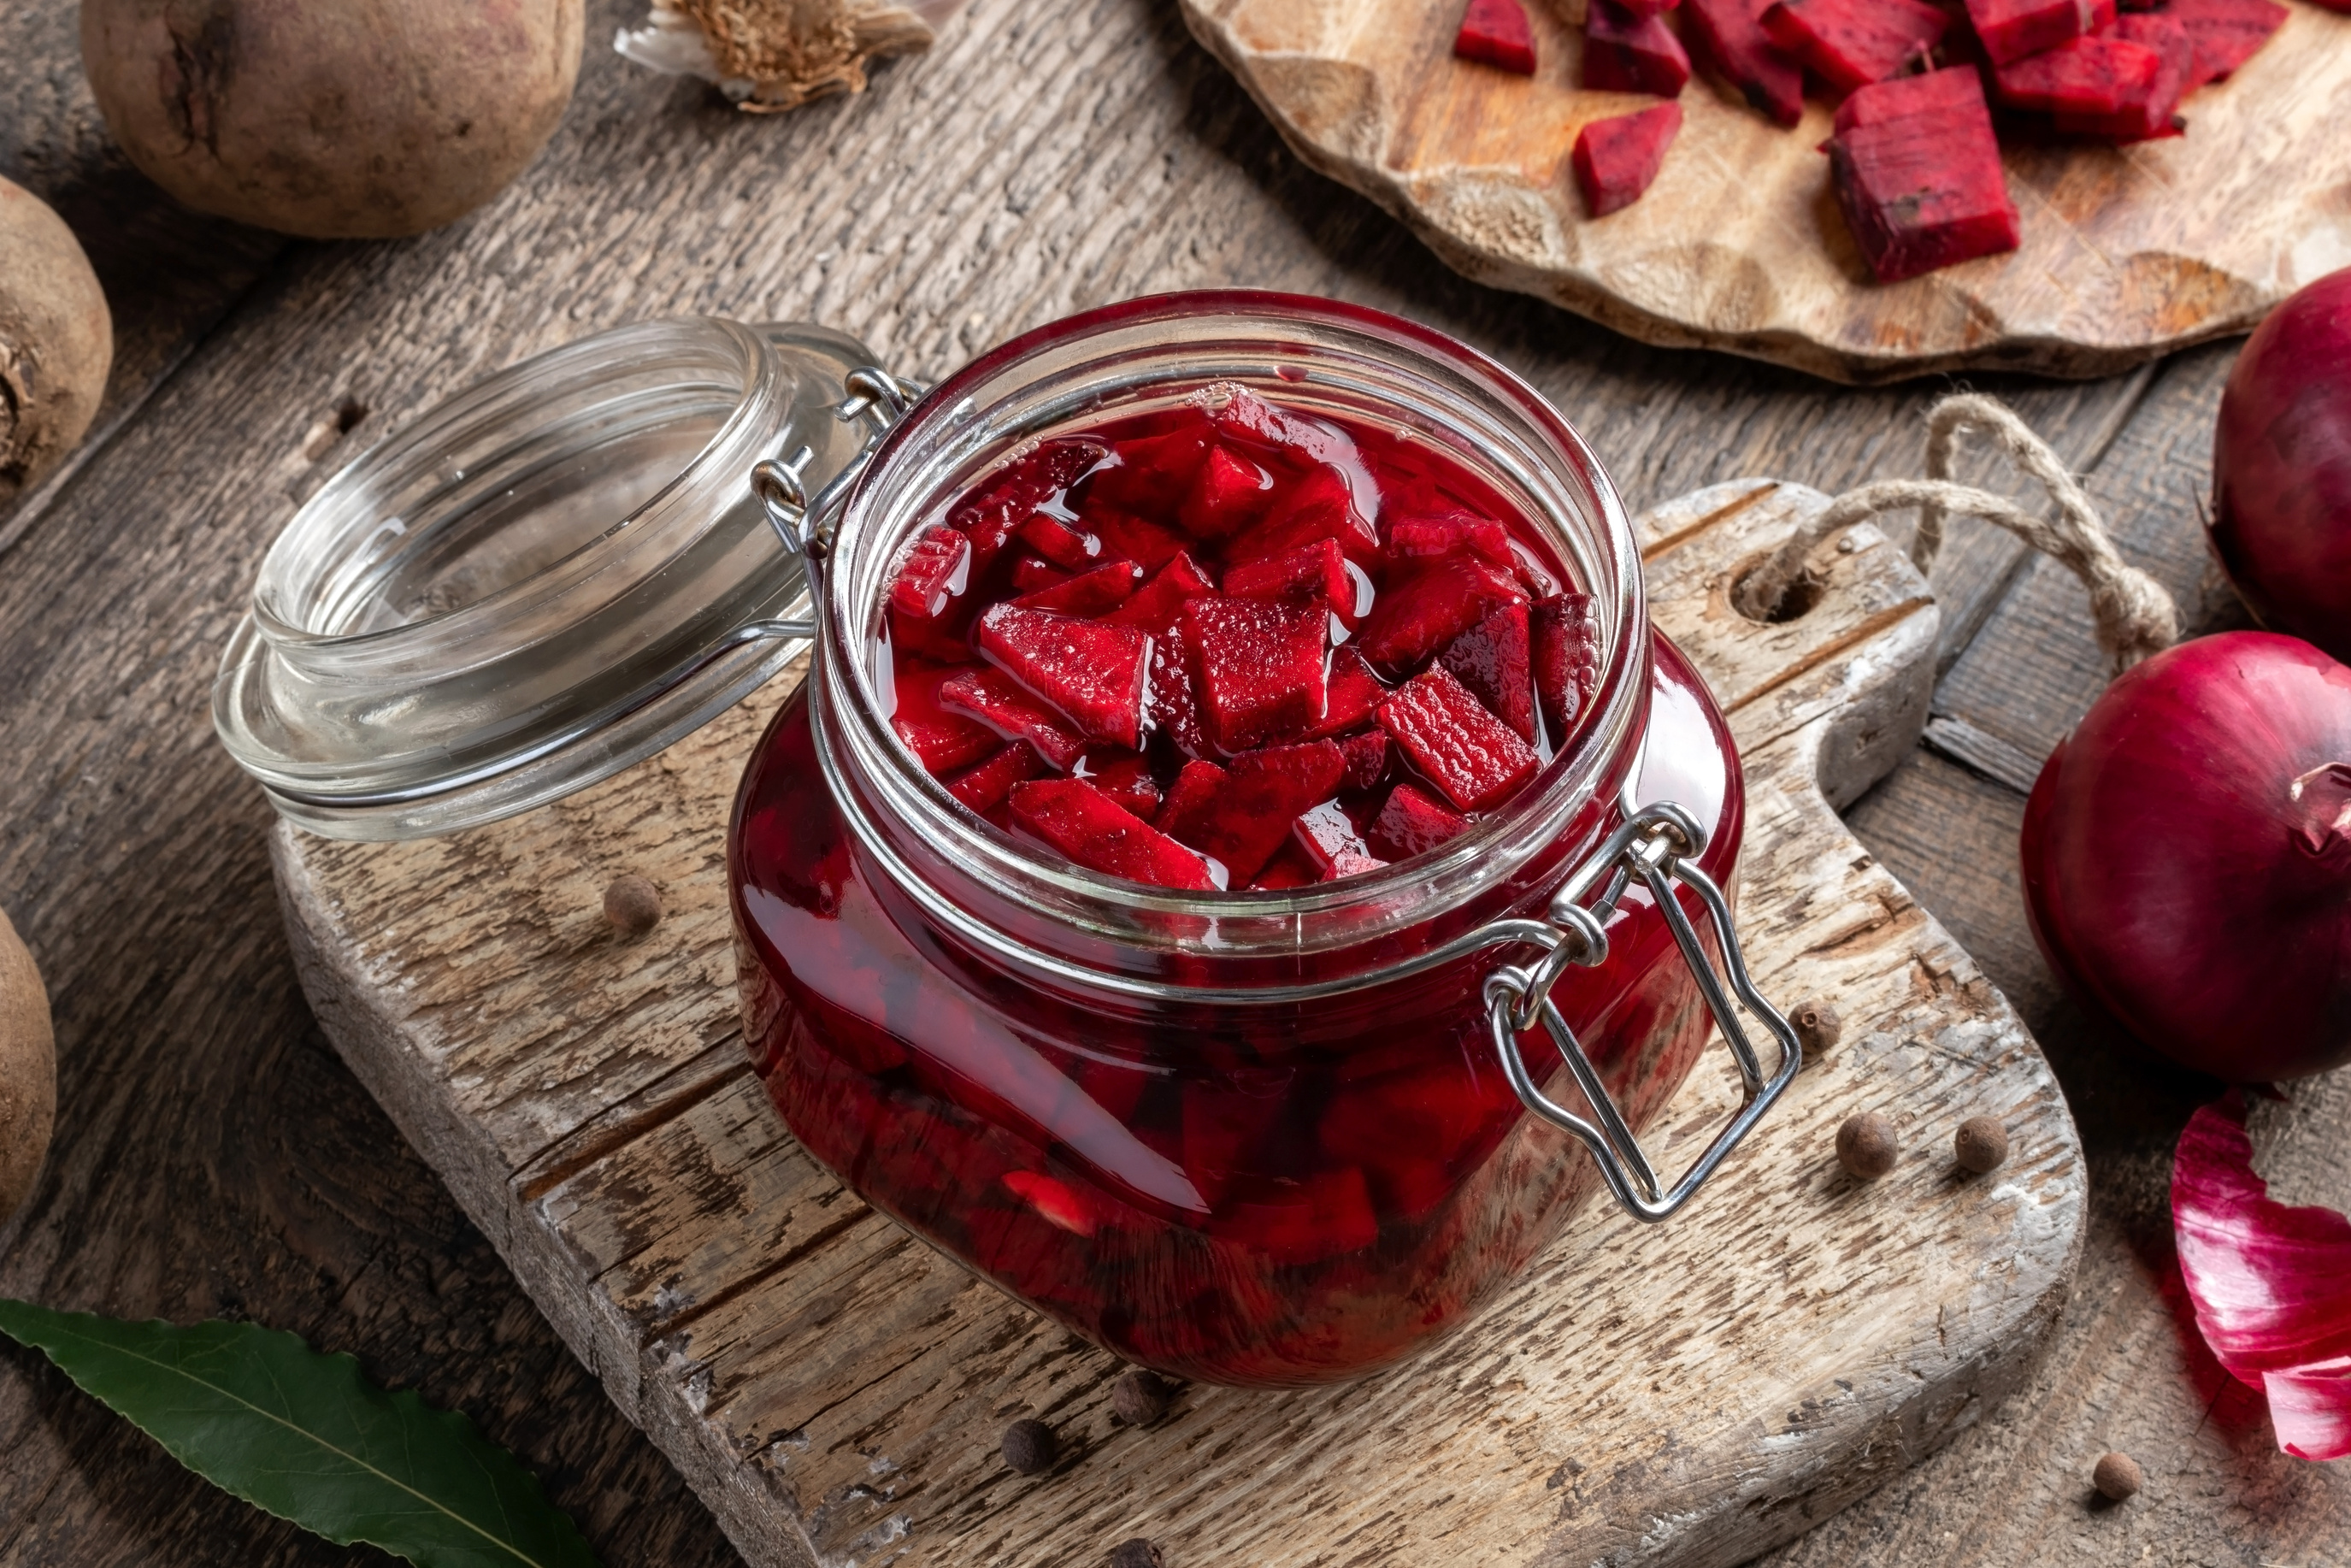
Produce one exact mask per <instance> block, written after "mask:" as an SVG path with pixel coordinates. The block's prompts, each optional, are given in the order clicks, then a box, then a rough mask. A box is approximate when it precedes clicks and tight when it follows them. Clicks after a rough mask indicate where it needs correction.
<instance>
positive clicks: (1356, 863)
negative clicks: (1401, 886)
mask: <svg viewBox="0 0 2351 1568" xmlns="http://www.w3.org/2000/svg"><path fill="white" fill-rule="evenodd" d="M1292 831H1294V832H1295V833H1296V834H1297V843H1298V847H1299V849H1300V850H1301V851H1302V852H1304V853H1305V856H1306V858H1307V859H1308V860H1310V861H1311V862H1314V869H1315V872H1316V873H1318V875H1319V876H1320V878H1321V880H1322V881H1324V882H1329V881H1331V880H1332V879H1333V878H1334V877H1342V876H1353V875H1354V874H1356V873H1358V872H1366V871H1377V870H1379V869H1380V868H1381V867H1382V866H1384V865H1386V864H1387V863H1388V862H1385V861H1384V860H1382V859H1380V858H1379V857H1378V856H1377V855H1374V854H1373V853H1372V852H1371V851H1370V850H1368V849H1365V848H1364V836H1363V835H1362V834H1361V833H1359V832H1357V831H1355V824H1354V822H1353V821H1351V820H1350V819H1349V818H1348V816H1347V813H1346V812H1345V811H1344V810H1342V809H1341V807H1340V805H1339V802H1338V801H1336V800H1325V801H1323V802H1322V804H1321V805H1319V806H1316V807H1314V808H1312V809H1311V810H1305V811H1301V812H1300V813H1299V815H1298V821H1297V823H1296V824H1295V826H1294V828H1293V830H1292Z"/></svg>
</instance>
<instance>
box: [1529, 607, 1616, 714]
mask: <svg viewBox="0 0 2351 1568" xmlns="http://www.w3.org/2000/svg"><path fill="white" fill-rule="evenodd" d="M1527 640H1528V644H1529V651H1530V653H1531V655H1532V659H1533V664H1534V677H1535V700H1536V702H1537V703H1539V704H1540V705H1541V708H1542V719H1543V730H1544V733H1545V734H1547V735H1549V736H1550V737H1551V743H1552V747H1554V748H1556V747H1558V746H1559V745H1560V743H1561V742H1562V741H1564V740H1565V739H1566V738H1567V737H1568V734H1569V732H1570V731H1572V730H1573V729H1574V727H1575V721H1576V718H1577V717H1578V716H1580V715H1581V714H1582V713H1583V705H1584V704H1586V703H1588V702H1590V701H1591V700H1592V694H1593V692H1595V691H1598V690H1599V689H1600V622H1599V621H1598V619H1597V618H1596V617H1595V616H1594V614H1593V608H1592V599H1591V596H1590V595H1588V594H1583V593H1562V594H1561V595H1559V596H1558V597H1557V598H1554V599H1546V600H1543V601H1541V602H1540V603H1538V604H1535V605H1533V606H1532V607H1531V608H1530V609H1529V610H1528V612H1527Z"/></svg>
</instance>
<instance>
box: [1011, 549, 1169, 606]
mask: <svg viewBox="0 0 2351 1568" xmlns="http://www.w3.org/2000/svg"><path fill="white" fill-rule="evenodd" d="M1142 580H1143V569H1142V568H1141V567H1139V566H1137V565H1135V564H1134V562H1133V561H1131V560H1123V559H1122V560H1113V561H1105V562H1104V563H1103V564H1102V565H1101V566H1098V567H1095V568H1094V569H1093V570H1091V571H1081V572H1080V573H1078V574H1077V575H1076V576H1075V577H1071V578H1069V579H1066V580H1063V581H1061V582H1057V583H1054V584H1052V585H1051V586H1050V587H1048V588H1040V589H1039V590H1037V591H1036V592H1034V593H1024V594H1022V595H1021V596H1020V597H1019V598H1018V599H1015V600H1013V601H1011V602H1012V603H1014V604H1017V605H1019V606H1020V607H1021V608H1022V609H1023V610H1057V611H1059V612H1061V613H1062V614H1064V615H1100V614H1101V613H1102V612H1104V611H1105V610H1115V609H1117V608H1118V607H1119V606H1120V605H1122V604H1123V603H1125V602H1126V601H1127V600H1128V599H1129V598H1130V597H1131V596H1133V594H1134V585H1135V584H1136V583H1138V582H1141V581H1142Z"/></svg>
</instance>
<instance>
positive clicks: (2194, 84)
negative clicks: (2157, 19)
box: [2164, 0, 2286, 91]
mask: <svg viewBox="0 0 2351 1568" xmlns="http://www.w3.org/2000/svg"><path fill="white" fill-rule="evenodd" d="M2164 15H2165V16H2169V17H2170V18H2171V19H2172V20H2173V21H2175V22H2177V23H2179V25H2180V26H2182V27H2183V28H2185V29H2187V32H2188V41H2189V43H2191V44H2193V45H2195V46H2196V64H2195V66H2194V67H2193V68H2191V69H2190V70H2189V73H2188V86H2189V89H2190V90H2191V91H2192V90H2193V89H2197V88H2199V87H2202V86H2204V85H2205V84H2207V83H2208V82H2216V81H2220V80H2223V79H2225V78H2228V77H2230V76H2232V75H2234V74H2235V73H2236V70H2237V68H2238V67H2240V66H2241V65H2243V64H2244V63H2245V62H2246V61H2247V60H2250V59H2252V57H2253V56H2255V55H2256V54H2258V53H2260V52H2261V47H2262V45H2263V44H2266V43H2268V42H2269V41H2270V35H2271V34H2272V33H2274V32H2276V31H2277V30H2278V29H2279V28H2280V27H2282V26H2285V18H2286V9H2285V7H2284V6H2283V5H2273V4H2272V3H2271V0H2171V4H2170V5H2167V6H2165V7H2164Z"/></svg>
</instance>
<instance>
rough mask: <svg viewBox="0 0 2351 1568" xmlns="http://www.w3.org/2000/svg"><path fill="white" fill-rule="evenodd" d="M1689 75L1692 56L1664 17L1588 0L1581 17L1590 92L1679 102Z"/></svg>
mask: <svg viewBox="0 0 2351 1568" xmlns="http://www.w3.org/2000/svg"><path fill="white" fill-rule="evenodd" d="M1689 74H1690V63H1689V56H1688V55H1687V54H1685V53H1684V52H1683V51H1682V41H1681V40H1680V39H1679V38H1677V37H1674V30H1673V29H1672V28H1671V27H1668V26H1666V24H1665V20H1664V18H1662V17H1659V16H1640V15H1638V14H1636V13H1635V12H1633V11H1630V10H1627V9H1626V8H1625V7H1624V6H1622V5H1618V4H1616V0H1588V4H1587V5H1586V7H1585V10H1584V17H1583V85H1584V86H1585V87H1586V88H1589V89H1592V90H1593V91H1594V92H1648V93H1655V94H1656V96H1657V97H1659V98H1678V97H1679V96H1680V95H1681V90H1682V89H1683V88H1684V87H1685V86H1687V84H1688V82H1689Z"/></svg>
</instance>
